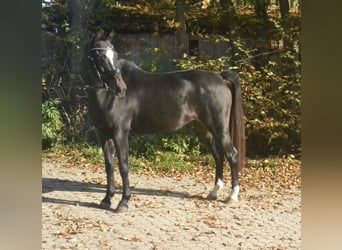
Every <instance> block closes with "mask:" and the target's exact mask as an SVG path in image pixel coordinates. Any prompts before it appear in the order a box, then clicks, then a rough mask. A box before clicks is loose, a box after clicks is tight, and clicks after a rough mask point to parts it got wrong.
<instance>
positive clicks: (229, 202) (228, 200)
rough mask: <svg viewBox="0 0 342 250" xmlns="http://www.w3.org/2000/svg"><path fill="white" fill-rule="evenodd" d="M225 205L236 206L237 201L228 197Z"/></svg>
mask: <svg viewBox="0 0 342 250" xmlns="http://www.w3.org/2000/svg"><path fill="white" fill-rule="evenodd" d="M225 203H226V204H227V205H236V204H237V203H238V201H237V200H234V199H232V198H230V197H228V199H227V200H226V201H225Z"/></svg>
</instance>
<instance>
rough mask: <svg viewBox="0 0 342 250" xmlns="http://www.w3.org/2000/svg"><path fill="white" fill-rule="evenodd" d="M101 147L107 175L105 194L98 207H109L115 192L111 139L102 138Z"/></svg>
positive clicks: (113, 150) (113, 152) (112, 144)
mask: <svg viewBox="0 0 342 250" xmlns="http://www.w3.org/2000/svg"><path fill="white" fill-rule="evenodd" d="M102 149H103V154H104V160H105V166H106V175H107V187H106V196H105V197H104V199H103V200H102V201H101V203H100V207H101V208H104V209H108V208H110V205H111V199H112V197H113V196H114V193H115V185H114V159H113V158H114V154H115V148H114V143H113V140H111V139H109V140H104V141H103V142H102Z"/></svg>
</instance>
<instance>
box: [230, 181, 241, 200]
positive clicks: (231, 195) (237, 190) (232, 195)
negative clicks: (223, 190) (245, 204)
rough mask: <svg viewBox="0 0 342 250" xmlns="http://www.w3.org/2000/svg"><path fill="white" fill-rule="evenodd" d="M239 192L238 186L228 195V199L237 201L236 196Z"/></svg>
mask: <svg viewBox="0 0 342 250" xmlns="http://www.w3.org/2000/svg"><path fill="white" fill-rule="evenodd" d="M239 192H240V186H239V185H237V186H235V187H234V188H233V190H232V192H231V193H230V196H229V197H230V199H232V200H234V201H238V200H239V199H238V195H239Z"/></svg>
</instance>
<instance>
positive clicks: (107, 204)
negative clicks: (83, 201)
mask: <svg viewBox="0 0 342 250" xmlns="http://www.w3.org/2000/svg"><path fill="white" fill-rule="evenodd" d="M110 205H111V203H110V202H105V201H101V203H100V208H102V209H109V208H110Z"/></svg>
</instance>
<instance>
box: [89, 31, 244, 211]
mask: <svg viewBox="0 0 342 250" xmlns="http://www.w3.org/2000/svg"><path fill="white" fill-rule="evenodd" d="M111 39H112V37H110V36H105V35H104V34H103V32H99V33H97V34H96V35H95V36H94V37H92V38H91V39H90V41H89V43H88V47H87V57H88V60H87V61H88V64H87V65H88V70H87V71H88V77H87V78H86V79H87V83H88V86H89V87H88V88H87V91H88V96H89V113H90V116H91V118H92V120H93V122H94V124H95V127H96V128H97V131H98V136H99V138H100V142H101V145H102V148H103V152H104V159H105V167H106V174H107V188H106V196H105V197H104V199H103V200H102V201H101V204H100V206H101V207H102V208H109V207H110V206H111V198H112V197H113V196H114V192H115V186H114V161H113V158H114V155H116V156H117V157H118V162H119V169H120V175H121V178H122V183H123V194H122V198H121V201H120V203H119V204H118V206H117V208H116V211H117V212H122V211H125V210H127V208H128V201H129V199H130V197H131V189H130V185H129V176H128V174H129V167H128V135H129V133H131V132H132V133H136V134H146V133H149V134H151V133H168V132H172V131H176V130H178V129H180V128H182V127H184V126H185V125H187V124H189V123H192V124H194V125H195V127H197V128H198V129H199V131H201V132H202V134H203V135H204V137H205V138H206V140H207V142H208V146H209V147H210V149H211V152H212V155H213V157H214V160H215V165H216V174H215V184H214V188H213V190H212V191H211V192H210V193H209V195H208V197H207V198H208V199H217V191H218V190H219V189H220V188H221V187H222V186H223V163H224V158H225V157H226V159H227V160H228V162H229V165H230V168H231V177H232V191H231V193H230V195H229V197H228V200H231V201H238V194H239V190H240V186H239V176H238V172H239V170H241V169H242V168H243V167H244V161H245V131H244V121H243V109H242V94H241V87H240V83H239V81H238V78H237V77H236V75H235V73H234V72H232V71H229V70H226V71H223V72H221V73H215V72H210V71H205V70H186V71H174V72H168V73H149V72H146V71H144V70H142V69H141V68H139V67H138V66H137V65H136V64H134V63H133V62H131V61H128V60H123V59H119V58H118V56H117V53H116V52H115V50H114V46H113V45H112V43H111ZM224 79H226V80H229V81H230V82H231V83H232V84H231V89H230V88H229V87H228V86H227V85H226V84H225V82H224Z"/></svg>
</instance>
